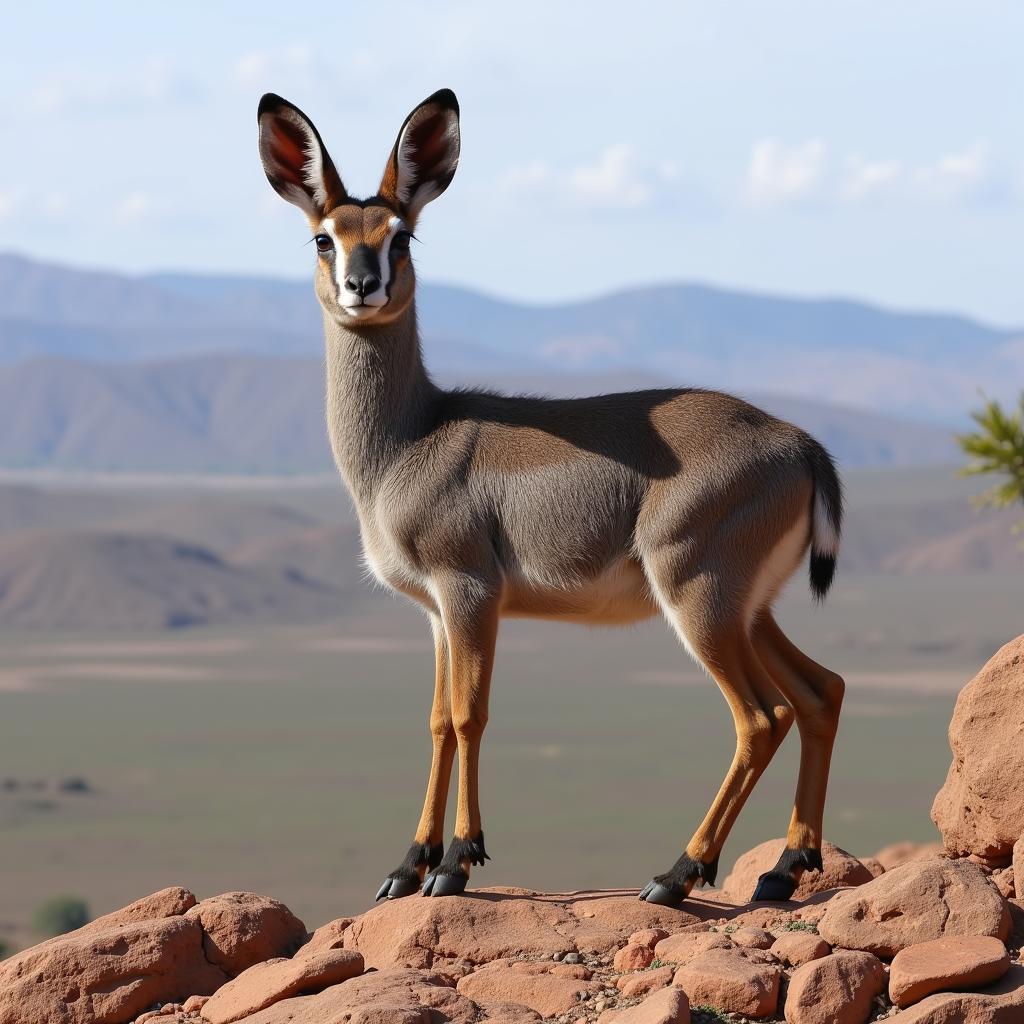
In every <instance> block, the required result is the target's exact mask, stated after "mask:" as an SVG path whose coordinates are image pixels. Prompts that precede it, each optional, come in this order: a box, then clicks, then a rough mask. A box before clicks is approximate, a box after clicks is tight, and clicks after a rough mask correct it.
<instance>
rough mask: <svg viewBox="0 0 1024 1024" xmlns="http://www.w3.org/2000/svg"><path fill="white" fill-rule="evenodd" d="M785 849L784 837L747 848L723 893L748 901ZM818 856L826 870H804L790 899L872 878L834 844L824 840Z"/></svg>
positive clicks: (730, 874)
mask: <svg viewBox="0 0 1024 1024" xmlns="http://www.w3.org/2000/svg"><path fill="white" fill-rule="evenodd" d="M785 848H786V840H785V839H769V840H768V842H766V843H761V845H760V846H755V847H754V848H753V849H752V850H748V851H747V852H746V853H745V854H743V855H742V856H741V857H740V858H739V859H738V860H737V861H736V863H735V864H734V865H733V868H732V871H731V872H729V875H728V877H727V878H726V880H725V881H724V882H723V883H722V894H723V895H724V896H725V897H726V898H728V899H730V900H733V901H735V902H737V903H747V902H748V901H749V900H750V898H751V897H752V896H753V895H754V889H756V888H757V880H758V878H759V877H760V876H761V875H763V874H764V873H765V872H766V871H771V869H772V868H773V867H775V864H776V862H777V861H778V859H779V856H780V855H781V853H782V851H783V850H784V849H785ZM821 859H822V862H823V863H824V865H825V870H824V871H821V872H819V871H805V872H804V875H803V878H801V879H800V885H799V886H797V890H796V892H795V893H794V894H793V899H795V900H804V899H807V897H808V896H811V895H813V894H814V893H816V892H824V891H825V890H826V889H836V888H838V887H840V886H849V885H861V884H862V883H863V882H870V881H871V872H870V871H868V869H867V868H866V867H864V865H863V864H861V862H860V861H859V860H857V858H856V857H854V856H853V855H852V854H850V853H847V852H846V851H845V850H841V849H839V847H838V846H835V845H834V844H833V843H830V842H827V841H826V842H823V843H822V844H821Z"/></svg>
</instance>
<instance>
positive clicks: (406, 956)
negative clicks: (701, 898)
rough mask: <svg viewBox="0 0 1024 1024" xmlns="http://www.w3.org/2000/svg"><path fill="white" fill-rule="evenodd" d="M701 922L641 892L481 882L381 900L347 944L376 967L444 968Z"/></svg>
mask: <svg viewBox="0 0 1024 1024" xmlns="http://www.w3.org/2000/svg"><path fill="white" fill-rule="evenodd" d="M644 907H647V908H649V911H650V912H648V911H647V910H644V909H643V908H644ZM637 908H640V909H639V912H638V911H637ZM696 921H697V918H695V917H694V916H693V915H692V914H689V913H686V912H685V911H682V910H670V909H669V908H667V907H655V906H653V905H652V904H649V903H644V902H643V901H641V900H638V899H637V898H636V893H635V892H628V893H626V892H623V893H622V894H621V895H618V894H615V895H611V896H608V895H605V894H601V895H599V896H595V895H594V894H593V893H573V894H571V895H560V894H554V895H545V894H542V893H531V892H530V891H529V890H523V889H519V890H515V889H513V890H508V889H480V890H474V891H471V892H469V893H468V894H467V895H465V896H461V897H459V899H457V900H449V899H431V900H416V899H407V900H389V901H387V902H385V903H381V904H379V905H378V906H377V907H375V908H374V909H373V910H370V911H369V912H367V913H366V914H363V915H362V916H361V917H359V918H357V919H356V920H355V921H354V922H353V923H352V925H351V926H350V927H349V928H348V929H347V930H346V932H345V948H346V949H355V950H358V951H359V952H361V953H362V954H363V957H364V958H365V960H366V964H367V966H369V967H402V966H408V967H441V966H443V965H444V964H445V963H448V962H451V961H453V960H455V959H464V960H468V961H470V962H471V963H473V964H482V963H488V962H490V961H492V960H497V959H501V958H503V957H511V956H521V955H529V956H546V957H550V956H551V955H552V954H554V953H567V952H571V951H573V950H576V951H578V952H580V953H584V954H588V953H600V954H607V953H612V952H614V951H615V950H616V949H618V947H619V946H620V945H621V944H622V942H623V940H624V939H625V938H626V937H627V936H628V935H630V934H632V933H633V932H634V931H637V930H638V928H639V927H640V926H643V927H662V928H664V929H665V930H669V928H670V927H671V928H672V929H673V930H678V929H680V928H682V927H684V926H685V925H688V924H694V923H696Z"/></svg>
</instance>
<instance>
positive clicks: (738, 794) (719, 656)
mask: <svg viewBox="0 0 1024 1024" xmlns="http://www.w3.org/2000/svg"><path fill="white" fill-rule="evenodd" d="M690 589H691V593H690V594H688V595H687V597H688V600H684V601H681V602H679V603H677V604H676V605H675V606H674V607H672V608H671V609H667V610H666V614H667V615H668V617H669V618H670V621H671V622H672V624H673V625H674V626H675V627H676V630H677V632H678V633H679V635H680V637H681V638H682V639H683V642H684V643H685V644H686V645H687V647H689V648H690V649H691V651H692V653H694V654H695V656H696V657H697V658H698V659H699V660H700V662H701V663H702V664H703V665H704V666H705V668H706V669H707V670H708V672H709V673H710V675H711V676H712V678H713V679H714V680H715V682H716V683H717V684H718V687H719V689H720V690H721V691H722V693H723V695H724V696H725V699H726V701H727V702H728V704H729V709H730V711H731V712H732V717H733V723H734V726H735V730H736V749H735V753H734V755H733V759H732V764H731V765H730V766H729V771H728V772H727V773H726V776H725V779H724V781H723V782H722V786H721V788H720V789H719V791H718V795H717V796H716V797H715V799H714V802H713V803H712V805H711V807H710V809H709V810H708V812H707V815H706V816H705V818H704V820H703V822H701V825H700V827H699V828H698V829H697V831H696V832H695V833H694V834H693V836H692V838H691V839H690V841H689V842H688V843H687V844H686V849H685V851H684V853H683V855H682V856H681V857H680V858H679V859H678V860H677V861H676V863H675V864H674V865H673V866H672V867H671V868H670V869H669V870H668V871H667V872H665V873H664V874H662V875H656V876H655V877H654V879H653V880H652V881H651V882H650V883H649V884H648V885H647V887H646V888H645V889H644V890H643V891H642V892H641V894H640V898H641V899H643V900H646V901H647V902H648V903H659V904H663V905H665V906H671V907H678V906H679V905H680V904H681V903H682V901H683V900H684V899H685V898H686V897H687V896H688V895H689V893H690V890H691V889H692V888H693V887H694V885H695V884H696V883H697V882H698V880H700V881H701V882H702V883H703V882H709V883H713V882H714V880H715V874H716V871H717V869H718V857H719V854H720V853H721V851H722V847H723V846H724V845H725V840H726V838H727V837H728V835H729V831H730V830H731V828H732V826H733V823H734V822H735V821H736V818H737V816H738V815H739V813H740V811H741V809H742V808H743V804H744V803H745V802H746V799H747V797H748V796H749V795H750V793H751V791H752V790H753V788H754V785H755V784H756V782H757V780H758V779H759V778H760V777H761V773H762V772H763V771H764V770H765V768H767V766H768V763H769V762H770V761H771V759H772V757H773V755H774V754H775V751H776V750H777V749H778V748H779V745H780V744H781V743H782V741H783V739H784V738H785V736H786V733H787V732H788V731H789V727H790V725H791V724H792V721H793V713H792V710H791V709H790V707H789V705H788V704H787V703H786V700H785V698H784V697H783V695H782V694H781V693H780V692H779V690H778V688H777V687H776V686H775V684H774V683H773V682H772V679H771V677H770V676H769V674H768V673H767V672H766V671H765V669H764V666H763V665H762V664H761V662H760V660H759V658H758V657H757V654H756V652H755V651H754V648H753V645H752V644H751V641H750V637H749V636H748V633H747V628H746V624H745V623H744V622H743V621H742V620H741V619H733V620H731V621H729V620H727V621H725V622H721V623H717V624H711V623H708V622H706V621H705V618H706V613H705V609H707V608H709V607H715V602H714V601H709V600H708V595H706V594H701V593H700V592H699V588H698V587H696V586H695V587H692V588H690Z"/></svg>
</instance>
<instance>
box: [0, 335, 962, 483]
mask: <svg viewBox="0 0 1024 1024" xmlns="http://www.w3.org/2000/svg"><path fill="white" fill-rule="evenodd" d="M487 377H488V378H489V380H488V379H487V378H484V382H486V383H492V384H496V385H499V386H500V385H506V386H507V387H510V388H511V389H513V390H520V389H521V390H526V391H532V392H546V393H548V394H580V393H587V392H601V391H605V392H607V391H614V390H619V389H623V388H634V387H643V386H664V385H665V384H666V383H667V382H666V380H665V379H664V378H659V377H657V376H655V375H654V374H650V373H647V372H643V371H623V372H617V371H611V370H609V371H604V372H585V373H579V374H574V375H568V374H564V373H551V372H547V373H539V372H536V371H532V372H524V371H519V372H517V373H514V374H513V373H508V372H506V373H500V372H492V373H491V374H489V375H487ZM443 379H445V380H447V381H456V380H458V381H465V375H463V374H456V373H447V374H444V375H443ZM479 381H480V378H478V382H479ZM323 393H324V380H323V367H322V362H321V360H320V359H313V358H300V357H289V358H269V357H258V356H238V355H235V356H231V355H221V356H207V357H196V358H191V359H181V360H174V361H169V362H145V363H114V364H108V363H98V362H84V361H80V360H74V361H73V360H68V359H59V358H46V359H33V360H31V361H29V362H26V363H21V364H16V365H13V366H3V365H0V467H7V468H19V469H32V468H36V469H38V468H47V469H60V470H93V471H96V470H104V471H116V472H124V471H136V472H165V473H166V472H177V473H181V472H203V473H233V474H237V473H243V474H244V473H250V474H252V473H263V474H296V473H310V472H329V471H331V468H332V461H331V456H330V451H329V447H328V443H327V436H326V429H325V426H324V412H323V406H324V402H323ZM748 397H752V398H753V400H755V401H757V402H758V403H759V404H762V405H764V406H765V407H766V408H767V409H769V411H771V412H773V413H775V414H776V415H779V416H782V417H784V418H787V419H790V420H792V421H794V422H796V423H798V424H799V425H800V426H803V427H804V428H805V429H807V430H809V431H811V433H813V434H814V435H815V436H816V437H818V438H820V439H821V440H822V441H823V442H824V443H825V444H826V445H827V446H828V447H829V448H830V449H831V450H832V451H833V452H834V453H835V455H836V456H837V457H838V458H839V460H840V461H841V462H843V463H844V464H845V465H848V466H870V465H931V464H936V463H944V462H949V461H951V460H952V459H954V458H955V451H954V446H953V442H952V438H951V432H950V430H948V429H947V428H944V427H936V426H932V425H929V424H923V423H916V422H913V421H911V420H906V419H900V418H897V417H891V416H882V415H876V414H871V413H864V412H862V411H859V410H855V409H847V408H842V407H838V406H832V405H827V404H824V403H822V402H814V401H809V400H805V399H786V398H780V397H778V396H771V395H757V394H755V395H753V396H748Z"/></svg>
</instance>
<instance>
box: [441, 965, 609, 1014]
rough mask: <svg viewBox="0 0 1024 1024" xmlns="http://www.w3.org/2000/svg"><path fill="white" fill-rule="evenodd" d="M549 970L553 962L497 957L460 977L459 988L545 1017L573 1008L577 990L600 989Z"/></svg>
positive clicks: (472, 995)
mask: <svg viewBox="0 0 1024 1024" xmlns="http://www.w3.org/2000/svg"><path fill="white" fill-rule="evenodd" d="M540 967H544V968H546V969H545V970H543V971H541V970H538V969H537V968H540ZM549 969H550V965H544V964H538V963H529V962H527V963H522V962H517V961H509V960H497V961H495V962H494V963H490V964H487V965H486V966H485V967H481V968H480V969H479V970H477V971H474V972H473V973H472V974H467V975H466V976H465V977H464V978H460V979H459V983H458V985H457V986H456V988H457V989H458V991H459V992H460V993H461V994H462V995H464V996H467V997H468V998H470V999H472V1000H474V1001H475V1002H491V1003H494V1002H505V1003H521V1004H522V1005H523V1006H528V1007H530V1009H531V1010H536V1011H537V1013H539V1014H540V1015H541V1016H542V1017H551V1016H553V1015H555V1014H559V1013H565V1012H566V1011H568V1010H571V1009H573V1007H575V1006H576V1004H577V1002H578V999H577V995H576V994H577V992H581V991H587V992H591V993H596V992H598V991H599V990H600V988H601V986H600V985H599V984H597V983H596V982H591V981H580V980H578V979H576V978H559V977H557V976H555V975H552V974H550V973H548V970H549Z"/></svg>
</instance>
